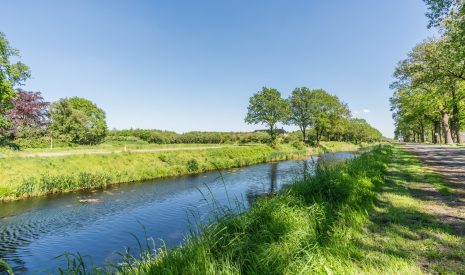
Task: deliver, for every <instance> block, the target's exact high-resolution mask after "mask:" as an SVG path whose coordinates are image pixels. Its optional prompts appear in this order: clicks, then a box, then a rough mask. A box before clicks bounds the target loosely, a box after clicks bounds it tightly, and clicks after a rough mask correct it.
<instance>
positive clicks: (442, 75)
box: [391, 39, 465, 143]
mask: <svg viewBox="0 0 465 275" xmlns="http://www.w3.org/2000/svg"><path fill="white" fill-rule="evenodd" d="M448 47H449V46H448V44H447V43H445V42H444V40H442V39H440V40H436V39H427V40H425V41H424V42H422V43H419V44H418V45H416V46H415V47H414V48H413V49H412V51H411V52H410V53H409V55H408V58H407V59H405V60H403V61H401V62H400V63H399V65H398V67H397V68H396V71H395V74H394V76H395V77H396V78H397V79H398V81H397V82H395V83H393V84H392V85H391V87H392V88H394V89H397V90H407V91H410V92H411V93H412V92H416V93H418V92H422V93H427V94H429V95H430V96H429V99H430V106H429V109H431V108H432V109H435V110H437V111H439V112H440V114H441V121H442V131H443V134H444V140H445V142H446V143H452V142H453V140H452V131H453V132H454V135H455V137H456V140H457V142H458V143H461V142H462V140H461V135H460V129H461V125H462V122H463V114H462V113H463V107H462V104H461V103H460V101H461V100H463V98H464V92H465V90H464V89H461V87H462V86H463V85H462V84H463V82H464V77H465V75H464V72H465V64H463V61H461V62H458V61H457V60H454V59H451V57H450V56H451V55H452V53H450V52H449V50H450V49H449V48H448ZM448 52H449V53H448ZM454 62H455V63H457V64H454ZM459 63H462V64H459ZM433 106H435V107H433ZM427 109H428V108H420V109H418V108H417V112H412V111H409V112H406V111H405V109H404V111H403V113H410V114H411V116H416V117H417V118H415V119H418V118H419V117H423V118H424V117H425V115H428V110H427ZM421 110H423V111H421ZM398 115H402V113H398ZM403 119H405V118H403Z"/></svg>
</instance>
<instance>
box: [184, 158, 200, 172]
mask: <svg viewBox="0 0 465 275" xmlns="http://www.w3.org/2000/svg"><path fill="white" fill-rule="evenodd" d="M186 166H187V171H189V172H197V171H198V170H199V163H198V162H197V160H195V159H191V160H189V161H188V162H187V164H186Z"/></svg>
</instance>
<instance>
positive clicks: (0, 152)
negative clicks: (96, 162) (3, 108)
mask: <svg viewBox="0 0 465 275" xmlns="http://www.w3.org/2000/svg"><path fill="white" fill-rule="evenodd" d="M251 145H257V144H251ZM231 146H232V145H230V144H192V143H188V144H153V143H151V144H148V143H147V144H137V143H127V144H123V143H102V144H99V145H76V146H74V147H54V148H53V149H50V148H46V149H44V148H25V149H21V150H19V151H18V150H12V149H9V148H6V147H0V157H15V156H23V155H34V154H36V153H52V152H53V153H59V152H76V153H91V152H96V151H97V152H115V151H125V150H128V151H131V150H145V149H149V150H150V149H164V148H196V147H231Z"/></svg>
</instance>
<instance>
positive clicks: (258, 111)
mask: <svg viewBox="0 0 465 275" xmlns="http://www.w3.org/2000/svg"><path fill="white" fill-rule="evenodd" d="M289 114H290V107H289V103H288V102H287V101H286V100H285V99H283V98H282V97H281V93H280V92H279V91H278V90H276V89H273V88H267V87H263V88H262V90H261V91H260V92H257V93H255V94H254V95H253V96H252V97H251V98H250V100H249V107H247V116H246V117H245V122H246V123H249V124H265V125H266V126H267V127H268V132H269V134H270V136H271V141H272V142H274V140H275V139H276V137H277V134H276V125H277V123H278V122H283V123H285V122H286V121H287V119H288V117H289Z"/></svg>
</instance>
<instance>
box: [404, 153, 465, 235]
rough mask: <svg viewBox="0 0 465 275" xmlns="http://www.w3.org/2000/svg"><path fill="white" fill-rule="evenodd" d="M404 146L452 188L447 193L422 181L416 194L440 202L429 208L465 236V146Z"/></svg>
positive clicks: (440, 219) (416, 187) (417, 187)
mask: <svg viewBox="0 0 465 275" xmlns="http://www.w3.org/2000/svg"><path fill="white" fill-rule="evenodd" d="M403 148H404V149H405V150H407V151H409V152H411V153H413V154H414V155H416V156H418V157H419V159H420V160H421V161H422V162H423V163H424V164H425V165H426V166H427V168H428V169H430V170H432V171H434V172H436V173H439V174H440V175H441V176H442V177H443V178H444V179H445V180H444V185H445V186H446V187H447V188H448V189H449V190H451V191H450V192H447V193H444V192H439V191H438V190H437V188H436V187H435V186H433V185H431V184H419V185H418V186H415V189H416V192H415V193H416V194H415V195H416V196H419V197H422V198H423V199H429V200H432V201H436V202H440V203H441V206H438V205H431V207H430V209H429V211H430V212H431V213H432V214H434V215H435V216H437V217H438V219H439V221H441V222H443V223H446V224H449V225H450V226H451V227H452V228H454V230H455V231H456V232H457V234H459V235H461V236H465V148H463V147H447V146H435V145H420V144H406V145H403Z"/></svg>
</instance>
